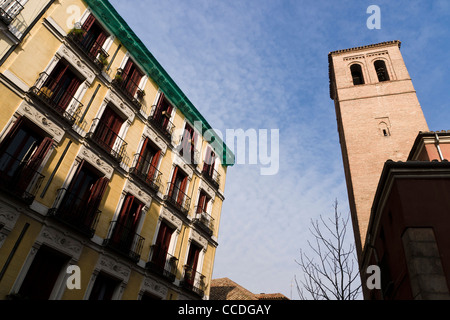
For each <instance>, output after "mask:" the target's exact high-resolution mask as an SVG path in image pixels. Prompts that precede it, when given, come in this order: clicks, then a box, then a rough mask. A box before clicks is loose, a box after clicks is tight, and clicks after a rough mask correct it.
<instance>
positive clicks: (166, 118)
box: [148, 105, 175, 141]
mask: <svg viewBox="0 0 450 320" xmlns="http://www.w3.org/2000/svg"><path fill="white" fill-rule="evenodd" d="M156 109H157V106H156V105H153V106H152V110H151V111H150V116H149V117H148V121H149V122H150V123H151V124H152V125H153V126H154V127H155V128H156V129H157V130H158V131H159V132H161V133H162V135H163V136H164V137H165V138H166V139H167V140H169V141H170V140H171V139H172V133H173V130H174V129H175V126H174V124H173V123H172V122H171V121H170V116H171V115H170V114H168V113H166V112H165V111H162V112H156V111H157V110H156Z"/></svg>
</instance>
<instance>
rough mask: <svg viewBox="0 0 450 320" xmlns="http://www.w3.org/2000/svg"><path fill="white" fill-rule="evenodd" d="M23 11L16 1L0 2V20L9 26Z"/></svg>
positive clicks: (4, 0)
mask: <svg viewBox="0 0 450 320" xmlns="http://www.w3.org/2000/svg"><path fill="white" fill-rule="evenodd" d="M22 10H23V6H22V5H21V4H20V3H19V1H17V0H0V20H1V21H3V23H4V24H6V25H9V24H10V23H11V22H12V21H13V20H14V19H15V18H16V17H17V16H18V15H19V13H20V12H21V11H22Z"/></svg>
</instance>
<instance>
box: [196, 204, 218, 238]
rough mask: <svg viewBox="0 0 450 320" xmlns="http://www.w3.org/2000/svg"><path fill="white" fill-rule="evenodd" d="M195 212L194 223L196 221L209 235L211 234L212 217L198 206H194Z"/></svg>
mask: <svg viewBox="0 0 450 320" xmlns="http://www.w3.org/2000/svg"><path fill="white" fill-rule="evenodd" d="M195 212H196V213H195V220H194V223H196V224H197V225H198V226H199V227H200V228H201V229H202V230H203V231H205V232H206V233H207V234H208V235H209V236H212V234H213V232H214V218H213V217H211V215H210V214H209V213H207V212H205V211H204V210H203V209H202V208H200V207H196V208H195Z"/></svg>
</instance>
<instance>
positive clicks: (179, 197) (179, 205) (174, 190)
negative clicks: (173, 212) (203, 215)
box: [164, 182, 191, 215]
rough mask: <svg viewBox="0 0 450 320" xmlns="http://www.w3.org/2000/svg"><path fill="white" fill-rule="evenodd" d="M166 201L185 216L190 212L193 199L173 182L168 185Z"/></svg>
mask: <svg viewBox="0 0 450 320" xmlns="http://www.w3.org/2000/svg"><path fill="white" fill-rule="evenodd" d="M164 200H166V201H167V202H168V203H170V204H171V205H173V206H174V207H175V208H176V209H178V210H179V211H180V212H182V213H183V214H185V215H187V213H188V212H189V207H190V205H191V198H190V197H189V196H188V195H187V194H186V193H184V190H180V188H179V187H177V186H176V185H175V184H174V183H172V182H169V183H167V194H166V196H165V197H164Z"/></svg>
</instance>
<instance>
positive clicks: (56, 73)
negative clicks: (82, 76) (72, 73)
mask: <svg viewBox="0 0 450 320" xmlns="http://www.w3.org/2000/svg"><path fill="white" fill-rule="evenodd" d="M68 69H69V65H68V64H65V63H63V62H61V61H59V62H58V64H57V65H56V66H55V68H54V69H53V70H52V72H51V73H50V75H49V78H48V79H47V80H46V83H45V84H44V85H43V86H42V88H44V87H47V88H48V89H49V90H50V94H52V93H53V92H54V91H55V90H56V89H57V87H58V88H59V87H60V86H61V84H60V83H59V82H60V81H61V79H62V77H63V76H64V74H65V73H66V71H67V70H68Z"/></svg>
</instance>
